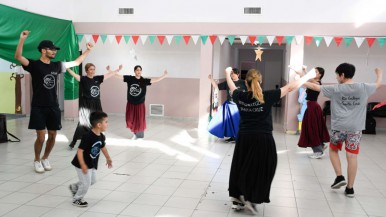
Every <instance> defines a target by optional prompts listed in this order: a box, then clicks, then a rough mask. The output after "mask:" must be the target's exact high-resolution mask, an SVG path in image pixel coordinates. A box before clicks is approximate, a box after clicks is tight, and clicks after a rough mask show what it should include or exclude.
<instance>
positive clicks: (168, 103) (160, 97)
mask: <svg viewBox="0 0 386 217" xmlns="http://www.w3.org/2000/svg"><path fill="white" fill-rule="evenodd" d="M198 87H199V79H184V78H165V79H164V80H162V81H160V82H158V83H154V84H152V85H151V86H148V88H147V94H146V101H145V104H146V114H147V115H149V104H163V105H164V109H165V110H164V115H165V116H169V117H194V118H197V117H198V104H197V102H198V101H199V100H198V97H199V96H198ZM176 92H178V96H179V97H178V98H176V97H175V96H176V94H175V93H176ZM173 93H174V94H173ZM126 96H127V85H126V83H124V82H123V81H121V80H119V79H116V78H110V79H109V80H106V81H105V82H103V84H102V85H101V100H102V108H103V110H104V111H105V112H107V113H118V114H124V113H125V111H126V102H127V100H126V99H127V98H126Z"/></svg>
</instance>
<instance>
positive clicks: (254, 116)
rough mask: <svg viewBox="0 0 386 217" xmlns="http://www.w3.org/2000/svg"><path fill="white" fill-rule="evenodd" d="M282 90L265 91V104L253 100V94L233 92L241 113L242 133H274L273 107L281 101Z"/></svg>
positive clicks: (240, 129) (240, 128)
mask: <svg viewBox="0 0 386 217" xmlns="http://www.w3.org/2000/svg"><path fill="white" fill-rule="evenodd" d="M280 94H281V90H280V89H277V90H268V91H263V95H264V104H261V103H260V102H259V101H257V100H256V99H255V98H252V92H250V91H248V92H242V91H239V90H235V91H233V101H234V102H235V103H236V104H237V107H238V108H239V113H240V127H239V131H240V133H256V132H258V133H272V130H273V126H272V113H271V108H272V105H273V104H275V103H276V102H277V101H279V100H280Z"/></svg>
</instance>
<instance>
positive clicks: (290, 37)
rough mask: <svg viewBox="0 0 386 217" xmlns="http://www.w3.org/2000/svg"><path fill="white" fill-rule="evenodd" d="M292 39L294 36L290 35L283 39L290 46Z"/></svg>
mask: <svg viewBox="0 0 386 217" xmlns="http://www.w3.org/2000/svg"><path fill="white" fill-rule="evenodd" d="M293 39H294V36H292V35H290V36H286V37H285V41H286V42H287V44H291V43H292V40H293Z"/></svg>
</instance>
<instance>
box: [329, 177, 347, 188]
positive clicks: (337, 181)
mask: <svg viewBox="0 0 386 217" xmlns="http://www.w3.org/2000/svg"><path fill="white" fill-rule="evenodd" d="M345 185H347V182H346V180H345V179H344V176H337V177H336V178H335V181H334V183H333V184H332V185H331V188H332V189H338V188H340V187H342V186H345Z"/></svg>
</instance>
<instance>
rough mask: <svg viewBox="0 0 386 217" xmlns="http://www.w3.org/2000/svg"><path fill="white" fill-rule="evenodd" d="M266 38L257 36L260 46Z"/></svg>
mask: <svg viewBox="0 0 386 217" xmlns="http://www.w3.org/2000/svg"><path fill="white" fill-rule="evenodd" d="M265 38H266V37H265V35H259V36H257V39H258V40H259V44H263V43H264V40H265Z"/></svg>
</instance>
